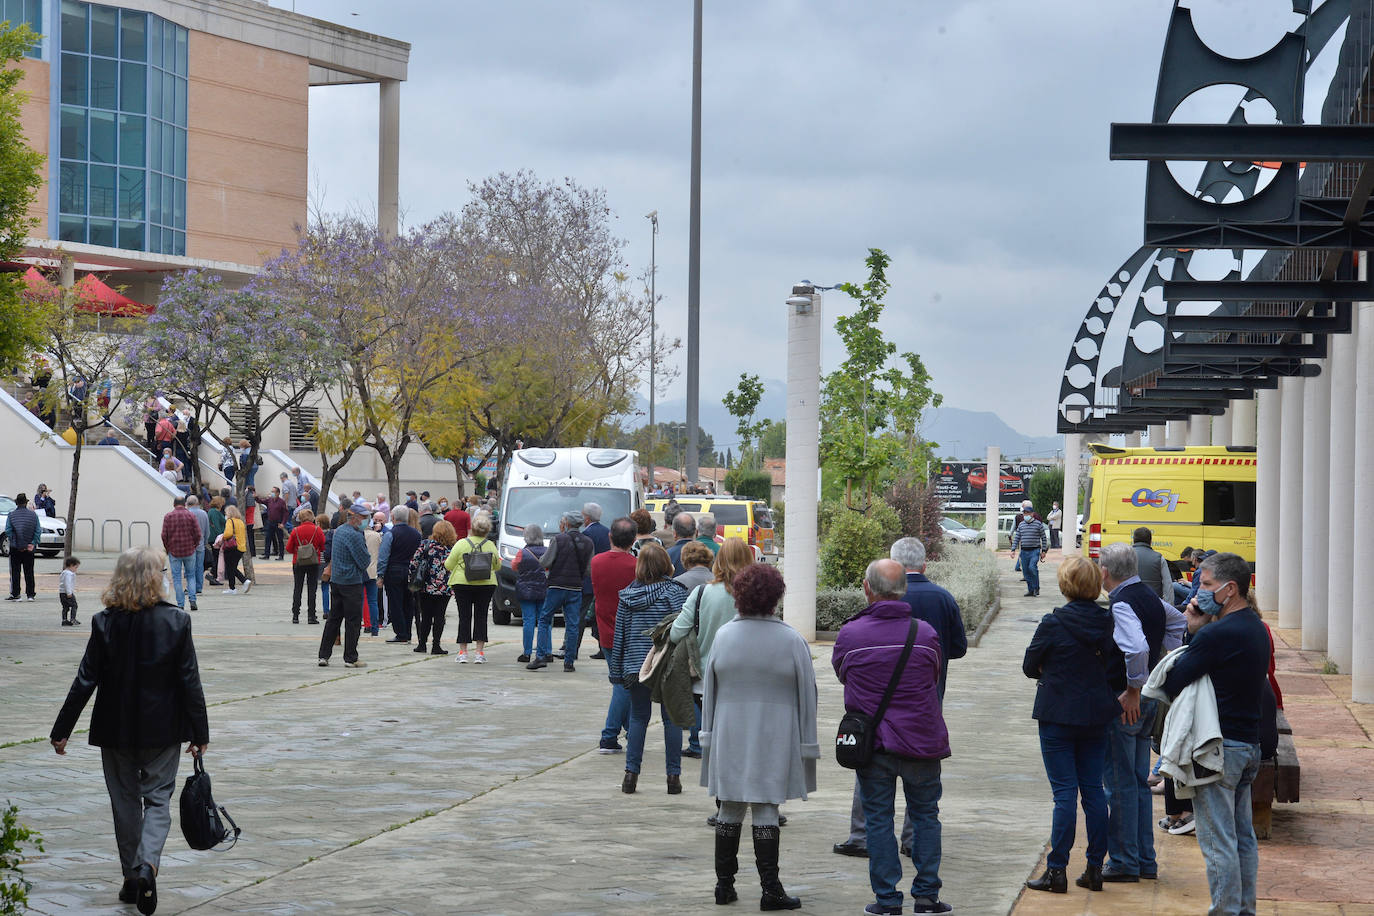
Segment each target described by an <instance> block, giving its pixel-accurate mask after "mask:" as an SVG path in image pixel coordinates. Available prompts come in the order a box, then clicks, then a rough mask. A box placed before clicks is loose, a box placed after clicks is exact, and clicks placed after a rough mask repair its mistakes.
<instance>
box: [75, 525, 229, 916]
mask: <svg viewBox="0 0 1374 916" xmlns="http://www.w3.org/2000/svg"><path fill="white" fill-rule="evenodd" d="M166 565H167V558H166V556H165V555H164V554H163V553H162V551H160V550H157V549H155V548H152V547H134V548H132V549H130V550H126V551H124V553H122V554H120V556H119V560H118V562H117V563H116V564H115V570H114V575H113V576H112V577H111V578H110V585H109V588H107V589H105V594H104V595H103V596H101V597H102V600H103V601H104V602H105V606H106V607H105V610H103V611H101V612H100V613H98V614H96V615H95V616H94V617H93V618H92V619H91V638H90V641H89V642H87V643H86V654H85V656H83V657H82V659H81V667H80V669H78V671H77V674H76V680H74V681H73V682H72V688H71V691H70V692H69V693H68V694H67V701H66V702H65V703H63V704H62V711H61V712H60V713H58V715H57V722H56V723H54V725H53V727H52V733H51V735H50V737H51V740H52V746H53V749H54V750H56V751H57V753H59V754H66V752H67V739H68V738H69V737H70V736H71V733H72V729H73V728H75V727H76V722H77V719H79V718H80V716H81V711H82V710H83V709H85V708H86V703H87V701H89V700H90V698H91V694H92V693H95V694H96V697H95V711H94V712H93V713H92V714H91V732H90V741H91V744H93V745H95V746H96V747H98V748H100V759H101V763H102V764H103V766H104V770H105V787H106V789H108V790H109V793H110V807H111V808H112V809H113V810H114V826H115V843H116V844H117V845H118V846H119V861H120V865H121V866H122V867H123V870H124V886H123V888H122V889H121V890H120V892H119V899H120V901H122V902H124V903H137V904H138V910H139V912H140V913H151V912H153V911H154V910H156V909H157V881H156V876H157V869H158V863H159V861H160V860H161V858H162V847H163V845H164V844H165V843H166V842H167V831H168V828H169V827H171V823H172V818H171V811H170V810H169V808H168V802H169V801H170V800H171V797H172V790H173V788H175V786H176V778H177V758H178V756H179V752H180V750H181V745H180V742H182V741H189V742H190V746H189V747H187V748H186V752H187V753H188V754H196V755H197V756H198V755H200V754H203V753H204V752H205V749H206V748H208V747H209V746H210V723H209V719H208V718H207V717H206V714H205V693H204V691H203V690H202V689H201V686H200V669H199V668H198V667H197V665H196V648H195V645H194V644H193V643H192V642H191V618H190V617H188V616H187V615H186V614H184V613H182V612H181V610H180V609H179V608H177V606H176V605H175V604H169V603H168V602H167V600H166V594H165V592H164V586H163V579H162V574H163V572H164V570H165V567H166Z"/></svg>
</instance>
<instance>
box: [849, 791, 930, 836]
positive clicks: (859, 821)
mask: <svg viewBox="0 0 1374 916" xmlns="http://www.w3.org/2000/svg"><path fill="white" fill-rule="evenodd" d="M915 835H916V828H915V827H913V826H912V824H911V818H910V817H908V816H907V815H906V813H905V812H903V814H902V844H901V847H900V848H902V849H910V848H911V838H912V837H913V836H915ZM849 842H851V843H854V844H855V845H858V846H867V845H868V828H867V827H866V826H865V824H864V803H863V799H861V798H860V797H859V777H857V776H855V777H854V804H853V806H852V807H851V808H850V809H849Z"/></svg>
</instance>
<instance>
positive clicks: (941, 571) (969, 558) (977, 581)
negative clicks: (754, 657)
mask: <svg viewBox="0 0 1374 916" xmlns="http://www.w3.org/2000/svg"><path fill="white" fill-rule="evenodd" d="M926 575H928V576H929V577H930V579H931V581H933V582H935V583H937V584H939V585H941V586H943V587H945V588H947V589H949V591H950V594H952V595H954V600H955V601H957V602H958V603H959V610H960V612H961V613H962V614H963V617H964V629H965V630H968V631H969V632H972V631H973V630H975V629H977V628H978V625H979V624H980V623H982V622H983V618H984V617H985V616H987V613H988V611H989V610H991V608H992V604H993V601H994V600H996V598H997V587H998V580H997V557H996V555H995V554H993V553H992V552H991V551H989V550H985V549H984V548H982V547H975V546H974V545H972V544H947V545H946V548H945V557H944V558H943V559H941V560H936V561H933V562H931V563H930V564H929V565H928V566H927V567H926ZM867 606H868V602H867V601H866V600H865V599H864V593H863V589H861V588H826V589H821V590H820V591H818V592H817V594H816V629H817V630H828V631H833V630H838V629H839V628H840V624H842V623H844V622H845V620H847V619H848V618H850V617H852V616H854V615H855V614H857V613H858V612H859V611H861V610H863V609H864V608H865V607H867Z"/></svg>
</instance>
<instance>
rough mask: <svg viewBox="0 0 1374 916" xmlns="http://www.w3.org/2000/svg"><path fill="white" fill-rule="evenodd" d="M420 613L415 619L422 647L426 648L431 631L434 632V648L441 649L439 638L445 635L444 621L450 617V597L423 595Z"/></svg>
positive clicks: (445, 595) (444, 595) (421, 596)
mask: <svg viewBox="0 0 1374 916" xmlns="http://www.w3.org/2000/svg"><path fill="white" fill-rule="evenodd" d="M419 597H420V613H419V615H418V616H417V617H416V618H415V631H416V635H417V636H419V637H420V647H421V648H424V645H425V641H426V640H427V639H429V634H430V629H431V628H433V632H434V646H433V648H435V649H437V648H439V637H440V636H443V635H444V620H445V619H447V617H448V595H447V593H446V594H443V595H430V594H423V593H422V594H421V595H420V596H419Z"/></svg>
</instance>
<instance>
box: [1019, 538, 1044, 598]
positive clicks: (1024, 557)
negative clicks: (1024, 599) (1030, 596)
mask: <svg viewBox="0 0 1374 916" xmlns="http://www.w3.org/2000/svg"><path fill="white" fill-rule="evenodd" d="M1021 572H1022V573H1023V574H1025V578H1026V591H1028V592H1038V591H1040V548H1039V547H1037V548H1035V549H1034V550H1023V551H1021Z"/></svg>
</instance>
